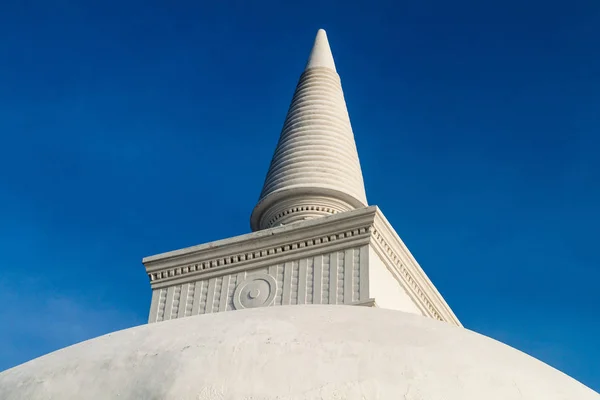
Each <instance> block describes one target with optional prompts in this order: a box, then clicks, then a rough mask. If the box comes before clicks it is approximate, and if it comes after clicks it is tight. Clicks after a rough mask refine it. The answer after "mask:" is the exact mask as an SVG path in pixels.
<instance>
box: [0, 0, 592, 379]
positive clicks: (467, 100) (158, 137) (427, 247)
mask: <svg viewBox="0 0 600 400" xmlns="http://www.w3.org/2000/svg"><path fill="white" fill-rule="evenodd" d="M5 3H6V2H5ZM8 3H9V4H4V3H3V4H2V5H0V144H1V145H0V221H1V224H0V238H1V240H0V304H2V307H0V320H1V321H3V324H2V328H0V370H2V369H5V368H8V367H11V366H14V365H16V364H19V363H21V362H24V361H27V360H29V359H31V358H34V357H37V356H39V355H42V354H44V353H47V352H49V351H52V350H56V349H58V348H61V347H63V346H66V345H69V344H72V343H75V342H77V341H81V340H84V339H88V338H91V337H95V336H97V335H100V334H104V333H108V332H111V331H114V330H116V329H122V328H126V327H130V326H134V325H138V324H142V323H144V322H145V321H146V317H147V312H148V308H149V302H150V290H149V284H148V279H147V277H146V275H145V273H144V269H143V266H142V264H141V259H142V257H144V256H147V255H152V254H156V253H159V252H163V251H168V250H173V249H177V248H181V247H186V246H190V245H194V244H200V243H204V242H208V241H212V240H216V239H221V238H225V237H230V236H234V235H237V234H242V233H246V232H248V231H249V216H250V212H251V210H252V207H253V206H254V204H255V202H256V200H257V198H258V195H259V192H260V189H261V185H262V180H263V178H264V176H265V174H266V171H267V168H268V164H269V161H270V158H271V155H272V151H273V150H274V147H275V144H276V142H277V138H278V135H279V130H280V128H281V125H282V123H283V120H284V117H285V113H286V110H287V106H288V105H289V101H290V99H291V96H292V94H293V91H294V87H295V84H296V82H297V79H298V77H299V74H300V73H301V71H302V68H303V66H304V63H305V61H306V58H307V57H308V53H309V51H310V47H311V45H312V41H313V39H314V35H315V34H316V31H317V29H318V28H325V29H326V30H327V31H328V35H329V41H330V43H331V46H332V49H333V53H334V57H335V59H336V63H337V69H338V72H339V73H340V75H341V77H342V83H343V86H344V91H345V95H346V100H347V102H348V108H349V111H350V116H351V119H352V123H353V127H354V132H355V136H356V141H357V145H358V149H359V154H360V158H361V162H362V167H363V173H364V177H365V182H366V187H367V196H368V198H369V201H370V203H371V204H376V205H378V206H380V207H381V209H382V210H383V212H384V213H385V215H386V216H387V218H388V219H389V220H390V222H391V223H392V224H393V225H394V226H395V228H396V230H397V232H398V233H399V234H400V236H401V237H402V238H403V239H404V241H405V242H406V243H407V245H408V246H409V248H410V249H411V251H412V252H413V254H414V255H415V257H416V258H417V260H418V261H419V262H420V264H421V265H422V266H423V268H424V269H425V271H426V272H427V274H428V275H429V276H430V278H431V279H432V280H433V282H434V283H435V284H436V286H437V287H438V288H439V290H440V292H441V293H442V294H443V295H444V296H445V298H446V300H447V301H448V303H449V304H450V305H451V306H452V308H453V309H454V311H455V312H456V314H457V315H458V316H459V318H460V319H461V320H462V322H463V323H464V325H465V326H466V327H468V328H470V329H473V330H475V331H478V332H481V333H483V334H486V335H489V336H491V337H494V338H496V339H499V340H501V341H504V342H506V343H508V344H510V345H512V346H515V347H517V348H519V349H521V350H523V351H525V352H527V353H529V354H532V355H534V356H536V357H538V358H540V359H542V360H543V361H545V362H547V363H549V364H551V365H553V366H555V367H557V368H559V369H561V370H563V371H564V372H566V373H568V374H570V375H572V376H574V377H575V378H577V379H579V380H581V381H582V382H583V383H585V384H586V385H588V386H590V387H592V388H594V389H595V390H600V374H598V371H600V340H598V338H600V319H599V318H598V315H599V311H598V309H599V307H600V290H598V281H599V280H600V255H599V253H598V251H597V250H596V249H597V240H598V238H599V226H600V207H599V204H600V188H599V184H598V182H599V181H600V158H599V157H598V151H599V149H600V139H599V135H598V132H599V131H600V119H599V115H600V113H599V109H600V53H599V52H598V48H600V31H599V30H598V27H599V26H600V3H598V2H597V1H595V0H589V1H578V0H575V1H570V2H542V1H537V0H536V1H528V2H521V1H519V2H517V1H512V0H509V1H503V2H473V1H471V2H464V1H455V2H446V1H425V2H414V1H413V2H398V1H386V2H383V1H376V2H370V3H367V2H362V3H359V2H349V1H340V2H314V1H303V2H302V6H300V3H298V2H296V3H293V2H241V1H237V2H231V1H220V2H197V1H196V2H191V1H190V2H185V1H179V2H158V1H144V2H141V1H140V2H137V1H121V2H111V1H103V2H95V1H60V0H57V1H54V2H46V1H44V2H42V1H37V2H36V1H30V2H8ZM10 3H15V4H16V3H18V5H14V4H12V5H11V4H10ZM367 4H369V5H367Z"/></svg>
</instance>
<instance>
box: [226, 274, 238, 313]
mask: <svg viewBox="0 0 600 400" xmlns="http://www.w3.org/2000/svg"><path fill="white" fill-rule="evenodd" d="M236 285H237V274H233V275H231V276H230V278H229V287H228V289H227V310H228V311H229V310H235V307H234V306H233V293H234V292H235V286H236Z"/></svg>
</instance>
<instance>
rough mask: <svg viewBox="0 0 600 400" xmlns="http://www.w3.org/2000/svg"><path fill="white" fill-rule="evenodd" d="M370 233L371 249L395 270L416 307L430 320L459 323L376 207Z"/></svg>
mask: <svg viewBox="0 0 600 400" xmlns="http://www.w3.org/2000/svg"><path fill="white" fill-rule="evenodd" d="M371 235H372V236H371V237H372V243H373V244H374V245H375V249H376V250H379V251H378V253H379V254H380V256H384V259H385V260H386V261H387V262H388V266H391V267H392V269H393V270H394V271H393V272H396V273H395V274H394V275H395V277H396V279H398V280H399V281H400V283H401V284H402V286H403V287H404V288H406V289H407V290H408V292H409V293H408V294H409V296H410V297H411V298H413V300H415V301H416V303H417V304H420V305H421V307H420V308H421V309H422V310H423V311H424V312H425V313H426V314H427V315H428V316H430V317H432V318H434V319H438V320H440V321H446V322H450V323H453V324H455V325H458V326H462V324H461V323H460V321H459V320H458V318H457V317H456V315H455V314H454V312H452V310H451V309H450V307H449V306H448V304H447V303H446V301H445V300H444V298H443V297H442V295H441V294H440V293H439V292H438V290H437V289H436V288H435V286H434V285H433V283H432V282H431V280H430V279H429V277H427V275H426V274H425V271H423V269H422V268H421V266H420V265H419V263H418V262H417V260H415V258H414V257H413V255H412V254H411V253H410V251H409V250H408V248H407V247H406V245H405V244H404V242H403V241H402V239H400V236H398V234H397V233H396V231H395V230H394V228H393V227H392V225H391V224H390V223H389V222H388V220H387V219H386V218H385V216H384V215H383V213H382V212H381V210H379V208H378V209H377V213H376V216H375V221H374V226H373V229H372V233H371Z"/></svg>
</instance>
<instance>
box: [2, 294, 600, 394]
mask: <svg viewBox="0 0 600 400" xmlns="http://www.w3.org/2000/svg"><path fill="white" fill-rule="evenodd" d="M119 398H121V399H178V400H185V399H190V400H191V399H195V400H198V399H201V400H216V399H263V400H266V399H349V400H350V399H361V400H364V399H366V400H370V399H394V400H396V399H403V400H517V399H519V400H575V399H577V400H599V399H600V395H598V394H597V393H595V392H593V391H592V390H591V389H589V388H587V387H585V386H584V385H582V384H580V383H578V382H577V381H575V380H573V379H572V378H570V377H568V376H566V375H564V374H563V373H561V372H559V371H557V370H555V369H553V368H551V367H549V366H548V365H546V364H544V363H542V362H540V361H538V360H536V359H534V358H532V357H530V356H528V355H526V354H524V353H521V352H519V351H517V350H515V349H512V348H510V347H508V346H506V345H504V344H501V343H499V342H496V341H494V340H492V339H489V338H486V337H484V336H481V335H478V334H476V333H474V332H471V331H468V330H466V329H463V328H459V327H455V326H451V325H450V324H446V323H441V322H437V321H434V320H432V319H429V318H424V317H420V316H416V315H412V314H407V313H402V312H399V311H390V310H383V309H376V308H362V307H349V306H323V305H321V306H290V307H266V308H257V309H252V310H243V311H235V312H230V313H218V314H210V315H202V316H196V317H190V318H183V319H177V320H173V321H167V322H164V323H161V324H152V325H144V326H139V327H136V328H132V329H128V330H124V331H120V332H116V333H112V334H109V335H106V336H102V337H99V338H96V339H93V340H90V341H87V342H83V343H80V344H77V345H75V346H72V347H68V348H66V349H63V350H60V351H57V352H55V353H51V354H49V355H47V356H44V357H41V358H38V359H36V360H33V361H31V362H28V363H26V364H23V365H21V366H18V367H15V368H13V369H10V370H7V371H5V372H3V373H1V374H0V399H3V400H16V399H18V400H23V399H28V400H40V399H61V400H62V399H86V400H99V399H102V400H105V399H119Z"/></svg>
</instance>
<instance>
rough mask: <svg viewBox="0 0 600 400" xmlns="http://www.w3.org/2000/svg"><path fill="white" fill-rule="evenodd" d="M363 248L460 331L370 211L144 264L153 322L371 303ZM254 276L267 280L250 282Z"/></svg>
mask: <svg viewBox="0 0 600 400" xmlns="http://www.w3.org/2000/svg"><path fill="white" fill-rule="evenodd" d="M365 246H371V247H372V248H373V249H374V250H375V252H376V254H377V255H378V257H379V258H380V259H381V260H382V261H383V263H384V264H385V265H386V266H387V268H388V270H389V271H390V273H391V274H392V276H393V277H394V278H395V279H396V280H397V281H398V284H399V285H400V286H402V287H403V288H404V290H405V291H406V293H407V295H408V296H409V297H410V298H411V299H412V301H413V303H414V304H415V305H416V306H417V307H418V308H419V309H420V310H421V312H422V313H423V314H424V315H427V316H429V317H431V318H434V319H437V320H440V321H446V322H450V323H453V324H455V325H458V326H461V324H460V322H459V320H458V319H457V318H456V316H455V315H454V313H453V312H452V310H451V309H450V307H448V305H447V304H446V302H445V301H444V299H443V298H442V296H441V295H440V294H439V292H438V291H437V289H436V288H435V286H434V285H433V284H432V283H431V281H430V280H429V278H428V277H427V275H426V274H425V273H424V272H423V270H422V269H421V267H420V266H419V264H418V263H417V261H416V260H415V259H414V257H412V255H411V254H410V251H409V250H408V249H407V248H406V246H405V245H404V243H403V242H402V240H401V239H400V237H399V236H398V235H397V234H396V232H395V231H394V229H393V228H392V226H391V225H390V224H389V222H388V221H387V220H386V219H385V216H384V215H383V213H381V211H380V210H379V209H378V208H377V207H374V206H372V207H366V208H363V209H358V210H353V211H347V212H343V213H337V214H334V215H331V216H328V217H323V218H318V219H316V220H310V221H303V222H297V223H294V224H291V225H287V226H280V227H276V228H271V229H268V230H264V231H259V232H254V233H251V234H247V235H242V236H239V237H234V238H230V239H226V240H221V241H217V242H212V243H207V244H204V245H200V246H194V247H191V248H187V249H182V250H176V251H173V252H169V253H165V254H161V255H157V256H152V257H147V258H146V259H144V264H145V265H146V270H147V273H148V276H149V278H150V282H151V286H152V288H153V289H154V290H155V293H154V294H153V300H152V301H153V303H152V310H153V311H152V312H155V313H156V314H155V315H151V316H150V321H161V320H163V319H171V318H176V317H177V315H182V316H188V315H190V314H191V315H197V314H203V313H210V312H217V311H226V310H232V309H239V308H240V307H241V308H248V307H254V306H257V305H256V304H257V302H261V301H262V302H266V303H268V304H274V305H280V304H354V303H355V302H356V301H362V300H363V299H364V297H363V296H366V297H369V292H368V286H369V285H368V282H369V277H368V275H369V273H368V269H369V261H368V257H367V256H366V252H368V251H367V250H365V249H368V247H365ZM359 248H360V249H361V250H360V251H359V250H358V249H359ZM363 253H365V254H363ZM334 254H335V257H333V255H334ZM330 255H331V256H332V257H330ZM256 274H265V276H270V277H271V278H265V279H264V280H263V281H262V283H261V282H258V281H256V282H254V281H255V280H256V279H257V278H256V276H257V275H256ZM252 282H254V283H252ZM273 282H274V283H273ZM181 285H189V286H181ZM257 285H259V286H260V285H262V286H261V288H259V292H260V293H259V294H258V295H257V294H256V293H254V292H253V293H250V291H251V290H252V289H254V288H255V286H257ZM265 285H267V286H268V287H269V290H267V286H265ZM175 286H178V287H179V289H177V290H175V289H174V287H175ZM246 286H248V289H244V288H245V287H246ZM267 292H268V296H267V297H266V298H265V297H264V293H267ZM372 295H376V294H375V293H374V294H372ZM190 296H191V297H190ZM244 296H246V297H244ZM253 296H254V297H253ZM253 299H254V300H253ZM251 300H252V301H251ZM190 304H191V305H192V310H191V312H190V311H189V308H190ZM179 307H184V308H183V309H181V310H180V309H179Z"/></svg>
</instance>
